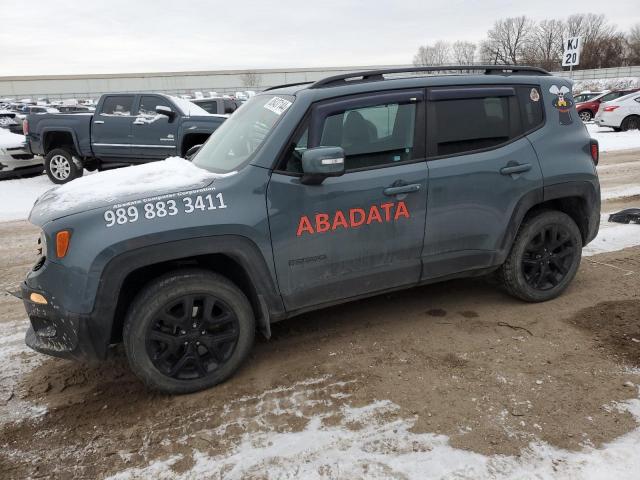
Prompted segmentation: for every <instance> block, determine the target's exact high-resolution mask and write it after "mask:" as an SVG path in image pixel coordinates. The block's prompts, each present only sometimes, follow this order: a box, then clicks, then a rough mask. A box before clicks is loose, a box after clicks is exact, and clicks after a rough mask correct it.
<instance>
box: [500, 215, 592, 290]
mask: <svg viewBox="0 0 640 480" xmlns="http://www.w3.org/2000/svg"><path fill="white" fill-rule="evenodd" d="M581 257H582V235H581V234H580V230H579V229H578V226H577V225H576V223H575V222H574V221H573V219H572V218H571V217H570V216H569V215H567V214H565V213H562V212H557V211H545V212H541V213H539V214H538V215H536V216H533V217H531V218H529V219H527V220H526V221H525V222H524V223H523V224H522V225H521V227H520V230H519V231H518V235H517V236H516V239H515V241H514V243H513V246H512V247H511V252H510V253H509V256H508V257H507V260H506V261H505V263H504V264H503V265H502V267H501V268H500V270H499V276H500V277H501V280H502V284H503V286H504V288H505V289H506V290H507V292H508V293H509V294H511V295H513V296H515V297H517V298H520V299H522V300H525V301H527V302H545V301H547V300H551V299H553V298H556V297H557V296H558V295H560V294H561V293H562V292H563V291H564V290H565V289H566V288H567V287H568V286H569V284H570V283H571V281H572V280H573V278H574V277H575V275H576V273H577V271H578V267H579V266H580V260H581Z"/></svg>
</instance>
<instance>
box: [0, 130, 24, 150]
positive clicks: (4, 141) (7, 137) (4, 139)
mask: <svg viewBox="0 0 640 480" xmlns="http://www.w3.org/2000/svg"><path fill="white" fill-rule="evenodd" d="M24 142H25V139H24V135H18V134H17V133H12V132H10V131H9V130H7V129H6V128H0V148H16V147H21V146H22V145H24Z"/></svg>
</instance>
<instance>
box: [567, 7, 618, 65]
mask: <svg viewBox="0 0 640 480" xmlns="http://www.w3.org/2000/svg"><path fill="white" fill-rule="evenodd" d="M566 36H567V37H574V36H581V37H582V51H581V52H580V68H602V67H607V66H611V65H616V66H617V65H622V62H623V56H624V54H623V52H624V36H623V35H622V34H621V33H620V32H618V31H617V30H616V28H615V26H613V25H612V24H610V23H608V22H607V19H606V17H605V16H604V15H596V14H594V13H586V14H576V15H571V16H570V17H569V18H568V19H567V25H566Z"/></svg>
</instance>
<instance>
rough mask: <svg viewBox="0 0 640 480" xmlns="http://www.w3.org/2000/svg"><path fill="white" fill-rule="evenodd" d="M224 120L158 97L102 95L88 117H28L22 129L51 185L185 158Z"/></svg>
mask: <svg viewBox="0 0 640 480" xmlns="http://www.w3.org/2000/svg"><path fill="white" fill-rule="evenodd" d="M225 119H226V117H225V116H224V115H211V114H209V113H207V112H206V111H205V110H203V109H202V108H200V107H199V106H197V105H194V104H193V103H191V102H188V101H186V100H183V99H180V98H176V97H171V96H169V95H161V94H106V95H103V96H102V97H101V98H100V101H99V102H98V105H97V107H96V111H95V113H93V114H83V113H75V114H67V115H65V114H59V113H54V114H39V115H29V116H28V117H27V119H26V120H25V122H24V124H23V128H24V133H25V135H26V136H27V139H28V144H29V148H30V150H31V152H32V153H33V154H35V155H44V156H45V170H46V172H47V175H48V176H49V178H50V179H51V181H52V182H54V183H66V182H69V181H71V180H73V179H74V178H77V177H79V176H81V175H82V172H83V168H86V169H87V170H94V169H96V168H97V169H101V168H107V167H111V166H118V165H126V164H135V163H144V162H150V161H154V160H162V159H165V158H167V157H171V156H175V155H179V156H185V155H186V154H187V152H188V151H189V149H190V148H191V147H193V146H195V145H199V144H202V143H204V141H205V140H206V139H207V138H208V137H209V135H211V133H212V132H213V131H214V130H215V129H216V128H218V127H219V126H220V125H221V124H222V122H223V121H224V120H225Z"/></svg>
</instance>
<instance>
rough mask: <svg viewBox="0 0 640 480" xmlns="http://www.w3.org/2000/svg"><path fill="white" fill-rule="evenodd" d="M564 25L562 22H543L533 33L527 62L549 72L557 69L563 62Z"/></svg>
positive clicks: (554, 20)
mask: <svg viewBox="0 0 640 480" xmlns="http://www.w3.org/2000/svg"><path fill="white" fill-rule="evenodd" d="M563 35H564V23H563V22H562V21H561V20H556V19H553V20H542V21H541V22H540V23H538V24H537V25H535V27H534V28H533V30H532V33H531V40H530V42H529V44H528V46H529V48H528V49H527V50H526V52H525V61H526V63H528V64H531V65H537V66H540V67H542V68H545V69H547V70H555V69H557V68H558V67H559V66H560V64H561V62H562V49H563Z"/></svg>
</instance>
